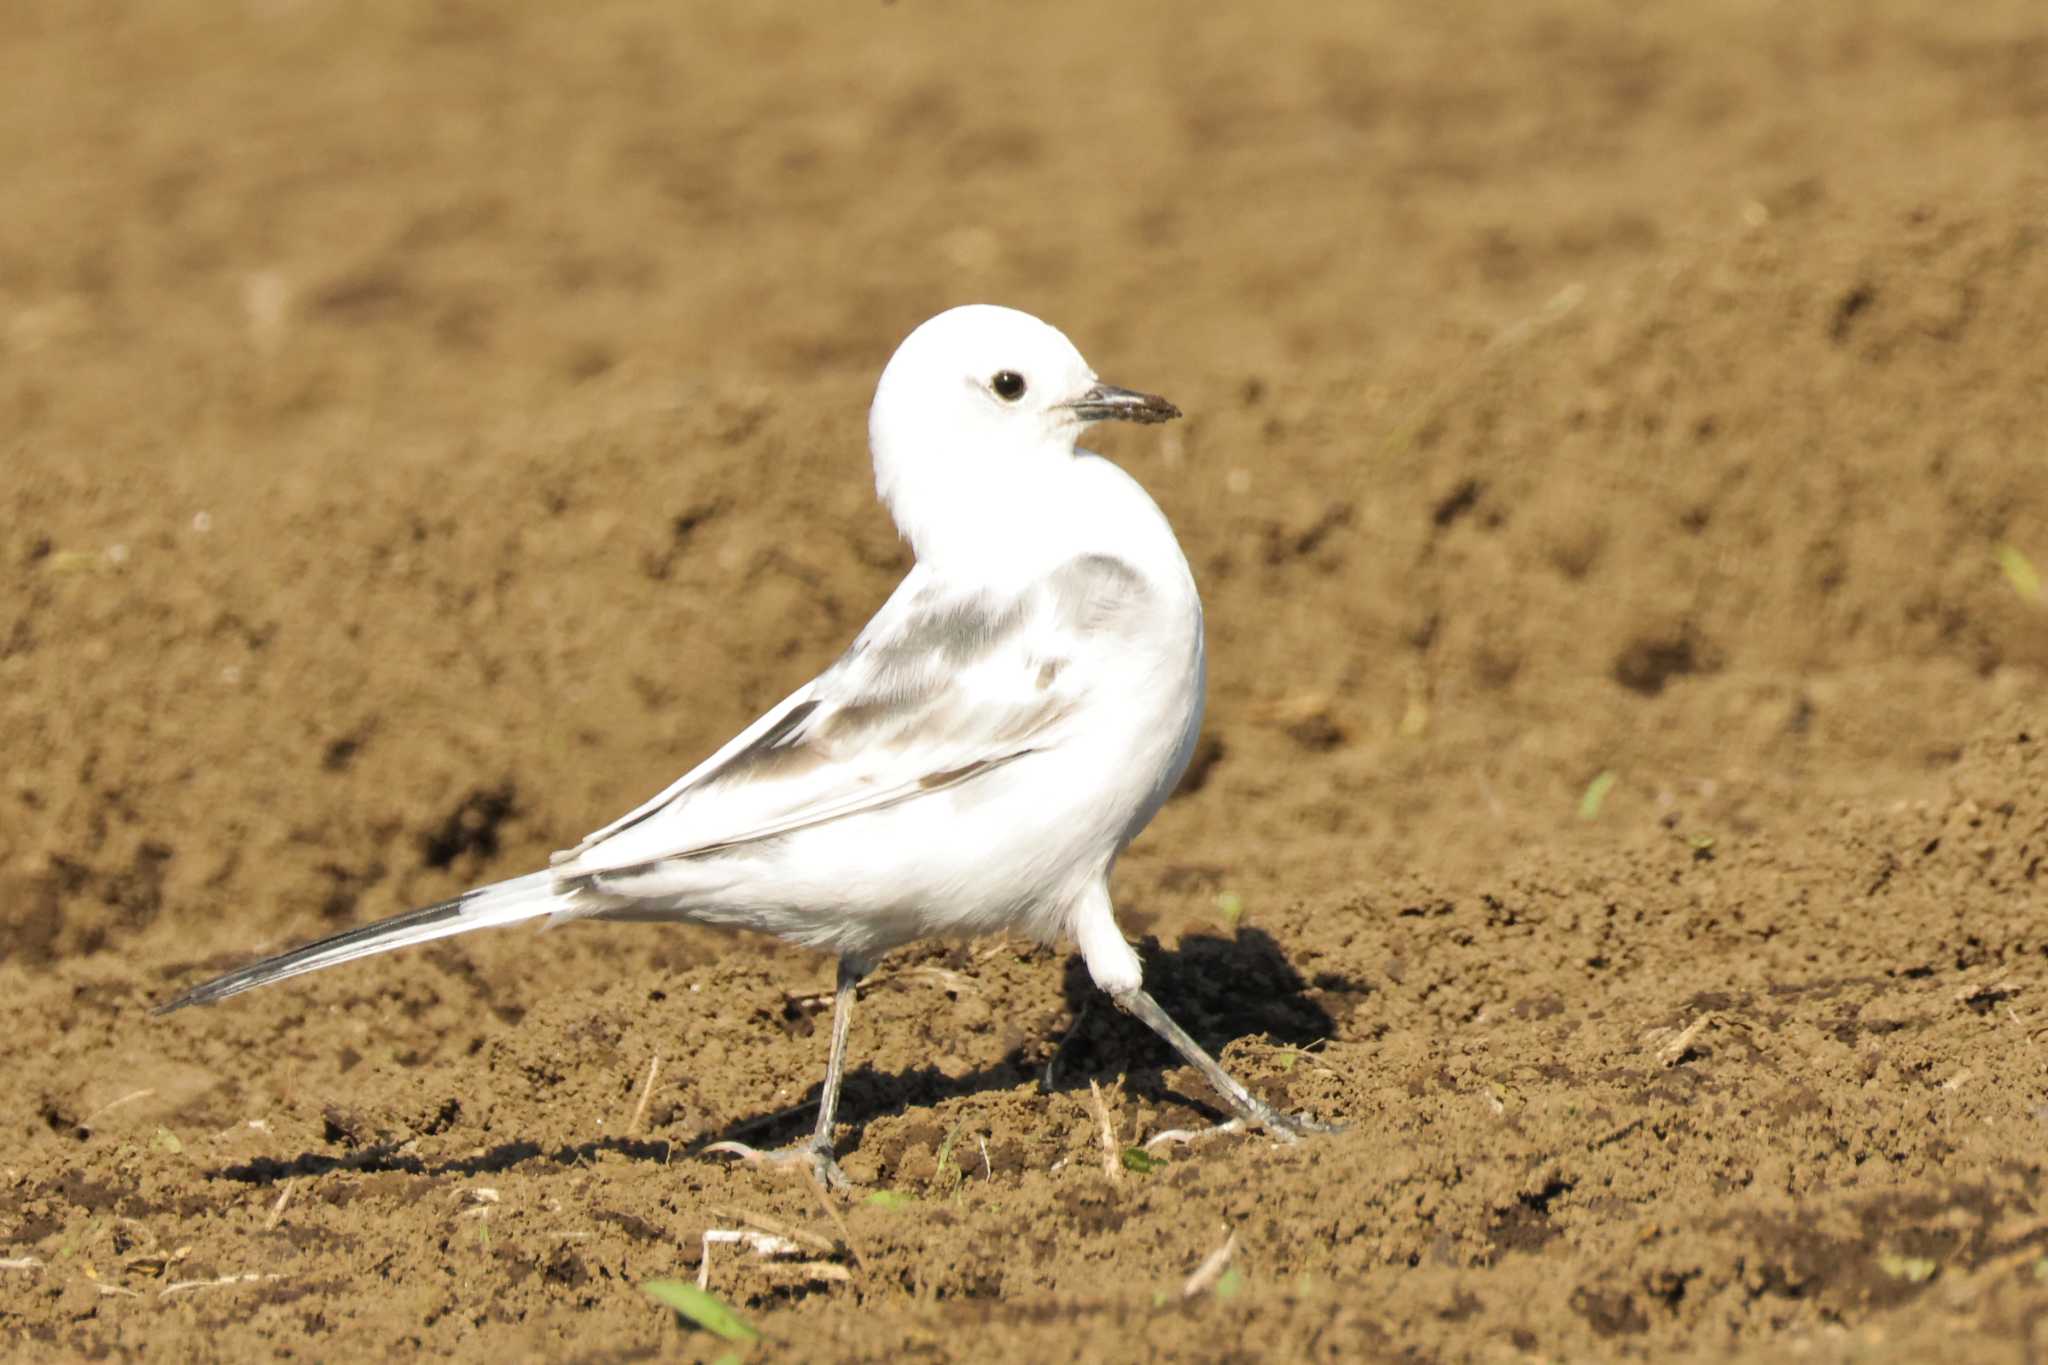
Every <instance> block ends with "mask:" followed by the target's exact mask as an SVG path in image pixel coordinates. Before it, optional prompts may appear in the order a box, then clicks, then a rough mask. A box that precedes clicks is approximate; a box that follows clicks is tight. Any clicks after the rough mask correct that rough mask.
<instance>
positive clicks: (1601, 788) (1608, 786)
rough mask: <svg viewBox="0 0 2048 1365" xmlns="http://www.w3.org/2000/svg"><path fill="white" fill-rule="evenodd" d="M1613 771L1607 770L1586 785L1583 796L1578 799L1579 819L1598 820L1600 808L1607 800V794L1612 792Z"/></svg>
mask: <svg viewBox="0 0 2048 1365" xmlns="http://www.w3.org/2000/svg"><path fill="white" fill-rule="evenodd" d="M1614 781H1615V778H1614V770H1613V769H1612V768H1609V769H1607V770H1606V771H1605V772H1603V773H1601V774H1600V775H1599V776H1598V777H1595V778H1594V779H1593V780H1592V781H1591V782H1588V783H1587V784H1586V790H1585V794H1584V795H1582V796H1580V797H1579V818H1580V819H1581V820H1598V819H1599V818H1600V807H1601V806H1602V805H1603V804H1604V803H1605V802H1606V800H1607V793H1608V792H1610V791H1612V790H1614Z"/></svg>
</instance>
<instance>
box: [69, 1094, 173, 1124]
mask: <svg viewBox="0 0 2048 1365" xmlns="http://www.w3.org/2000/svg"><path fill="white" fill-rule="evenodd" d="M155 1093H156V1091H155V1089H153V1088H145V1089H142V1090H131V1091H129V1092H128V1093H127V1094H125V1095H123V1096H122V1097H121V1098H120V1099H118V1100H109V1101H107V1103H105V1104H103V1105H101V1106H100V1107H99V1108H97V1109H95V1110H93V1111H92V1112H91V1113H90V1114H87V1115H86V1116H85V1117H84V1118H83V1119H81V1120H79V1123H78V1126H79V1127H80V1128H83V1129H85V1130H86V1131H87V1132H91V1131H92V1127H93V1125H94V1124H96V1123H98V1122H99V1121H100V1120H101V1119H103V1118H105V1117H106V1116H107V1115H109V1114H111V1113H113V1112H114V1111H115V1110H116V1109H119V1108H120V1107H121V1106H122V1105H124V1104H133V1103H134V1102H135V1101H137V1100H140V1099H146V1098H148V1097H149V1096H151V1095H154V1094H155Z"/></svg>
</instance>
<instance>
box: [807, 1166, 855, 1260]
mask: <svg viewBox="0 0 2048 1365" xmlns="http://www.w3.org/2000/svg"><path fill="white" fill-rule="evenodd" d="M804 1174H805V1175H806V1176H808V1177H809V1178H810V1182H811V1189H812V1191H813V1192H814V1193H816V1195H817V1196H818V1202H819V1203H820V1204H822V1205H824V1208H825V1216H826V1217H827V1218H829V1219H831V1220H832V1226H833V1227H835V1228H837V1229H838V1230H839V1238H840V1240H841V1241H843V1242H844V1243H845V1244H846V1250H847V1253H848V1254H849V1255H851V1256H852V1257H853V1261H854V1264H855V1265H858V1266H861V1267H863V1268H865V1267H866V1265H867V1263H868V1257H867V1253H866V1252H865V1251H863V1250H861V1248H860V1245H859V1244H858V1243H857V1242H855V1241H854V1240H853V1229H851V1228H849V1227H847V1226H846V1219H845V1218H844V1217H843V1216H842V1215H841V1214H840V1212H839V1206H838V1205H837V1204H835V1203H833V1202H832V1191H830V1190H828V1189H826V1188H825V1182H824V1181H823V1180H821V1179H819V1177H818V1171H817V1168H816V1167H814V1166H809V1165H807V1166H805V1167H804Z"/></svg>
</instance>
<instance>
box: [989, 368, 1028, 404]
mask: <svg viewBox="0 0 2048 1365" xmlns="http://www.w3.org/2000/svg"><path fill="white" fill-rule="evenodd" d="M988 386H989V387H990V388H992V389H994V390H995V391H996V397H998V398H1000V399H1002V400H1003V401H1004V402H1005V403H1014V402H1016V401H1017V400H1018V399H1019V398H1022V397H1023V396H1024V376H1023V375H1021V374H1018V373H1017V372H1016V371H1015V370H998V371H996V377H995V378H994V379H991V380H989V381H988Z"/></svg>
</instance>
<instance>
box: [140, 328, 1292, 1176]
mask: <svg viewBox="0 0 2048 1365" xmlns="http://www.w3.org/2000/svg"><path fill="white" fill-rule="evenodd" d="M1179 415H1180V412H1179V410H1178V409H1177V408H1175V407H1174V406H1173V405H1172V404H1171V403H1169V402H1167V401H1166V400H1165V399H1163V398H1158V397H1155V396H1153V395H1150V394H1144V393H1137V392H1133V391H1131V390H1129V389H1120V388H1116V387H1113V386H1111V385H1108V384H1104V383H1102V382H1101V381H1100V380H1098V379H1097V378H1096V376H1095V373H1094V371H1092V370H1091V369H1089V368H1088V364H1087V362H1086V361H1084V360H1083V359H1082V358H1081V354H1080V352H1079V351H1077V350H1076V349H1075V348H1074V345H1073V343H1072V342H1070V341H1068V340H1067V338H1066V337H1065V336H1064V335H1063V334H1061V333H1060V332H1059V331H1058V330H1056V329H1055V328H1053V327H1050V326H1048V325H1047V324H1045V323H1043V322H1041V321H1039V320H1038V319H1037V318H1034V317H1031V316H1030V315H1028V314H1025V313H1020V312H1016V311H1014V310H1012V309H1007V308H996V307H989V306H985V305H974V306H969V307H963V308H954V309H951V310H949V311H947V312H944V313H941V314H939V315H938V316H937V317H934V318H932V319H931V320H930V321H928V322H926V323H924V324H923V325H922V326H920V327H918V328H917V330H915V331H914V332H912V333H911V334H910V336H909V337H908V338H906V339H905V340H904V342H903V344H902V345H901V346H900V347H899V348H898V349H897V351H896V354H895V355H894V357H892V358H891V359H890V361H889V364H888V366H887V367H886V368H885V369H884V370H883V371H882V378H881V382H880V383H879V384H878V385H877V386H876V389H875V398H874V404H873V406H872V407H871V409H870V410H869V414H868V441H869V445H870V446H871V448H872V451H873V455H874V462H875V486H876V489H877V491H878V492H879V493H880V495H881V499H882V502H883V503H884V504H885V505H886V506H887V507H888V509H889V513H890V515H891V516H892V517H893V518H894V520H895V523H896V527H897V529H898V531H899V532H901V534H902V535H903V537H904V538H905V539H906V540H908V541H909V542H910V545H911V548H912V550H913V551H914V552H915V555H916V563H915V565H914V566H913V567H912V568H911V570H910V573H909V574H908V576H907V577H905V578H904V580H903V582H902V584H901V585H900V586H899V587H898V588H897V589H896V591H895V592H894V593H893V594H892V595H891V596H890V598H889V600H888V601H887V602H885V603H884V604H883V605H882V608H881V610H880V611H879V612H877V613H876V615H875V618H874V620H872V621H870V622H869V623H868V625H867V628H866V629H865V630H863V631H862V632H861V633H860V635H859V636H858V637H857V638H856V639H855V640H854V642H853V644H852V646H851V648H849V649H848V650H847V651H846V653H845V654H843V655H841V656H840V657H839V659H838V660H837V661H836V662H834V663H833V664H832V665H831V666H830V667H829V668H827V669H826V670H825V671H824V672H823V673H821V674H819V675H818V677H817V678H816V679H815V680H814V681H812V682H811V683H809V684H807V685H805V686H804V687H802V688H799V689H798V690H797V691H796V692H795V693H793V694H792V695H791V696H789V697H788V698H787V699H786V700H784V701H783V702H782V703H781V704H780V705H778V706H776V707H774V708H773V709H771V710H770V711H769V712H768V713H767V714H766V715H764V716H762V717H761V718H760V719H759V720H757V721H755V722H754V723H753V724H752V725H751V726H749V727H748V728H747V729H746V730H745V731H743V732H742V733H741V734H740V735H739V736H737V737H736V738H735V739H733V740H732V741H731V742H730V743H728V744H727V745H726V746H725V747H724V748H722V749H720V750H719V751H718V752H717V753H715V754H713V755H712V756H711V757H710V758H708V759H706V760H705V761H704V762H703V763H701V764H699V765H698V766H697V767H696V768H694V769H692V770H691V771H690V772H688V773H686V774H685V775H684V776H683V777H682V778H681V779H679V780H678V781H677V782H676V783H675V784H674V785H672V786H670V787H669V788H668V789H667V790H666V791H664V792H662V793H661V794H659V795H658V796H656V797H654V798H653V799H652V800H650V801H648V802H647V803H646V804H644V805H642V806H640V807H639V808H638V809H636V810H634V811H632V812H631V813H629V814H627V815H626V816H624V817H623V818H621V819H619V820H616V821H614V822H613V823H611V824H609V825H606V826H605V827H604V828H603V829H600V830H598V831H597V832H596V833H595V834H592V835H591V836H590V837H588V838H587V839H585V840H583V842H581V843H580V844H578V845H576V847H574V848H572V849H569V850H567V851H566V852H562V853H557V854H556V855H555V856H554V858H553V860H552V866H550V867H549V868H548V870H546V871H544V872H535V873H532V874H530V875H527V876H523V877H515V878H513V879H511V880H509V881H503V882H498V883H496V884H495V885H491V886H485V887H481V888H479V889H477V890H474V891H470V892H467V893H465V894H463V895H461V896H458V897H456V898H455V899H453V900H450V901H446V902H443V903H441V904H439V905H433V906H428V907H427V908H425V909H421V910H414V911H411V912H409V913H406V914H401V915H397V916H394V917H392V918H390V919H386V920H383V921H381V922H379V923H376V924H371V925H367V926H364V927H362V928H358V929H351V930H348V931H346V932H344V933H339V934H336V935H334V936H332V937H330V938H326V939H322V940H320V941H319V942H316V943H311V944H307V945H306V946H304V947H301V948H296V949H293V950H292V951H290V952H287V953H283V954H280V955H279V956H276V957H272V958H267V959H265V960H263V961H261V962H257V963H254V964H252V965H251V966H248V967H244V968H242V969H241V970H239V971H235V972H230V973H228V974H227V975H225V976H222V977H219V978H217V979H216V980H213V981H209V982H207V983H205V984H204V985H200V986H196V987H194V988H193V989H191V990H189V991H187V992H186V993H185V994H183V995H181V996H179V997H177V998H176V999H174V1000H172V1001H170V1002H169V1003H168V1004H165V1005H163V1006H161V1007H159V1010H158V1012H159V1013H164V1012H168V1011H170V1010H175V1009H179V1008H181V1007H183V1006H186V1005H196V1004H211V1003H213V1002H215V1001H218V1000H222V999H225V998H227V997H228V996H231V995H235V994H238V993H240V992H242V991H245V990H248V989H250V988H252V987H255V986H261V985H266V984H268V983H270V982H273V981H282V980H284V979H285V978H287V977H292V976H298V975H300V974H301V973H304V972H310V971H316V970H318V969H320V968H322V967H331V966H335V965H336V964H338V963H343V962H349V961H353V960H354V959H356V958H360V957H367V956H369V955H370V954H373V953H381V952H385V951H388V950H389V949H393V948H402V947H405V946H407V945H410V944H415V943H425V942H428V941H430V940H433V939H438V938H444V937H447V936H448V935H451V934H461V933H467V932H468V931H470V930H472V929H482V928H487V927H491V926H495V925H502V924H511V923H514V922H516V921H519V920H527V919H536V918H542V917H545V918H546V919H547V921H548V922H549V923H551V924H552V923H558V922H561V921H564V920H571V919H586V918H590V919H609V920H683V921H692V922H696V923H703V924H721V925H729V926H734V927H738V928H745V929H753V930H760V931H765V932H767V933H771V934H776V935H779V936H780V937H782V938H784V939H787V940H789V941H791V942H793V943H799V944H803V945H805V946H807V947H812V948H819V949H824V950H827V951H829V952H832V953H835V954H836V955H837V956H838V960H839V970H838V990H837V995H836V1003H835V1007H834V1012H833V1020H832V1042H831V1052H830V1058H829V1061H828V1064H827V1067H826V1072H825V1083H824V1088H823V1090H822V1092H821V1094H820V1097H819V1102H818V1123H817V1128H816V1131H815V1134H814V1136H813V1137H812V1139H811V1140H810V1141H809V1142H807V1143H803V1144H800V1145H799V1146H797V1147H795V1148H791V1149H789V1150H788V1151H786V1152H783V1153H777V1154H775V1155H776V1157H777V1158H778V1159H780V1158H789V1159H801V1160H807V1161H809V1162H811V1163H813V1165H814V1167H815V1169H816V1170H817V1171H818V1173H819V1174H820V1175H821V1176H822V1177H823V1178H825V1179H826V1180H828V1181H829V1182H831V1183H833V1184H844V1183H845V1180H844V1177H843V1176H842V1175H841V1174H840V1172H839V1169H838V1167H837V1165H836V1164H835V1162H834V1160H833V1144H832V1134H833V1121H834V1117H835V1112H836V1109H837V1106H838V1100H839V1088H840V1081H841V1079H842V1077H843V1076H844V1074H845V1067H846V1043H847V1032H848V1029H849V1027H850V1025H851V1022H852V1016H853V1005H854V999H855V987H856V985H857V983H858V982H859V980H860V978H861V977H862V976H863V975H865V974H866V972H867V971H868V970H869V969H870V967H871V966H872V965H873V964H874V962H875V961H876V960H877V959H878V958H879V957H880V956H881V955H882V954H884V953H886V952H888V951H889V950H890V949H892V948H895V947H898V946H900V945H902V944H905V943H909V942H912V941H913V940H916V939H921V938H926V937H930V936H937V935H954V936H959V935H972V934H985V933H994V932H998V931H1003V930H1014V931H1018V932H1021V933H1023V934H1026V935H1029V936H1031V937H1033V938H1036V939H1038V940H1040V941H1044V942H1050V941H1053V940H1055V939H1057V938H1059V937H1061V936H1063V935H1066V936H1071V937H1072V938H1073V939H1074V940H1075V941H1076V942H1078V944H1079V945H1080V949H1081V954H1082V956H1083V958H1084V959H1085V960H1086V962H1087V964H1088V971H1089V974H1090V975H1091V976H1092V977H1093V978H1094V980H1095V983H1096V985H1098V986H1100V987H1101V988H1102V989H1103V990H1104V991H1106V992H1108V993H1109V996H1110V998H1111V999H1112V1000H1114V1001H1115V1002H1116V1004H1117V1005H1118V1006H1119V1007H1121V1008H1122V1009H1124V1010H1126V1011H1128V1012H1129V1013H1131V1014H1133V1015H1136V1016H1137V1017H1138V1018H1140V1019H1142V1020H1144V1021H1145V1023H1147V1024H1148V1025H1150V1026H1151V1027H1152V1028H1153V1029H1154V1030H1155V1031H1156V1032H1158V1033H1159V1035H1160V1036H1161V1037H1163V1038H1165V1039H1166V1040H1167V1041H1168V1042H1169V1043H1171V1044H1172V1045H1173V1046H1174V1048H1175V1049H1176V1050H1178V1051H1179V1053H1180V1055H1181V1056H1182V1057H1184V1058H1186V1059H1187V1061H1188V1062H1189V1063H1190V1064H1192V1065H1193V1066H1195V1067H1196V1068H1197V1069H1199V1070H1200V1071H1201V1072H1202V1074H1203V1075H1204V1076H1205V1077H1206V1078H1207V1079H1208V1081H1209V1082H1210V1084H1211V1085H1213V1086H1214V1087H1215V1088H1216V1090H1217V1092H1218V1093H1219V1094H1220V1095H1221V1096H1222V1098H1223V1099H1224V1100H1225V1102H1226V1103H1228V1105H1229V1106H1230V1108H1231V1109H1232V1110H1233V1111H1235V1113H1236V1114H1237V1116H1238V1123H1239V1126H1242V1125H1243V1124H1251V1125H1255V1126H1257V1127H1260V1128H1263V1129H1265V1130H1266V1131H1267V1132H1269V1133H1271V1134H1273V1135H1274V1136H1275V1137H1278V1138H1281V1139H1282V1140H1292V1139H1294V1138H1296V1137H1298V1136H1299V1135H1300V1134H1302V1133H1304V1132H1307V1131H1312V1130H1320V1129H1322V1128H1323V1125H1321V1124H1318V1123H1315V1122H1314V1121H1313V1120H1310V1119H1308V1118H1306V1117H1289V1116H1287V1115H1283V1114H1281V1113H1279V1112H1278V1111H1277V1110H1275V1109H1273V1108H1272V1107H1271V1106H1270V1105H1267V1104H1266V1103H1264V1102H1263V1101H1261V1100H1259V1099H1258V1098H1256V1097H1255V1096H1253V1095H1252V1094H1251V1093H1250V1092H1249V1091H1248V1090H1246V1089H1245V1087H1244V1086H1243V1085H1242V1084H1240V1083H1239V1082H1238V1081H1237V1080H1236V1079H1235V1078H1234V1077H1232V1076H1231V1075H1230V1074H1229V1073H1228V1072H1226V1071H1225V1070H1224V1069H1223V1067H1222V1066H1221V1065H1220V1064H1219V1063H1218V1062H1217V1061H1216V1060H1215V1058H1213V1057H1211V1056H1210V1055H1209V1054H1208V1053H1207V1052H1205V1051H1204V1050H1203V1049H1202V1048H1201V1046H1200V1045H1199V1044H1197V1043H1196V1042H1195V1040H1194V1039H1193V1038H1191V1037H1190V1036H1188V1034H1187V1033H1186V1032H1185V1031H1183V1030H1182V1029H1181V1028H1180V1026H1179V1025H1177V1024H1175V1023H1174V1022H1173V1020H1172V1019H1171V1018H1169V1017H1168V1016H1167V1014H1166V1012H1165V1011H1164V1010H1162V1009H1161V1008H1160V1007H1159V1005H1158V1004H1157V1003H1156V1002H1155V1001H1154V1000H1153V999H1152V997H1151V996H1150V995H1149V994H1147V993H1146V991H1145V989H1144V984H1143V978H1142V972H1141V968H1140V965H1139V961H1138V956H1137V954H1136V953H1134V952H1133V951H1132V950H1131V947H1130V945H1129V944H1128V943H1126V942H1125V941H1124V937H1123V934H1122V933H1121V932H1120V931H1119V930H1118V928H1117V924H1116V918H1115V915H1114V912H1113V910H1112V908H1111V905H1110V897H1109V874H1110V868H1111V866H1112V865H1113V864H1114V863H1115V861H1116V859H1117V855H1118V854H1120V853H1121V852H1122V851H1123V850H1124V848H1125V846H1126V845H1128V844H1129V843H1130V842H1131V840H1132V839H1133V838H1135V837H1136V836H1137V834H1138V832H1139V831H1140V830H1142V829H1143V828H1144V827H1145V825H1146V823H1147V822H1148V821H1150V820H1151V819H1152V817H1153V815H1154V814H1156V813H1157V812H1158V810H1159V808H1160V806H1161V805H1162V804H1163V803H1164V802H1165V800H1166V798H1167V795H1168V793H1170V792H1171V791H1172V790H1173V787H1174V784H1175V782H1176V781H1178V779H1179V778H1180V775H1181V773H1182V771H1183V770H1184V769H1185V768H1186V767H1187V763H1188V758H1189V755H1190V754H1191V753H1192V752H1193V750H1194V746H1195V739H1196V735H1197V732H1198V729H1199V727H1200V724H1201V719H1202V701H1203V689H1204V678H1205V671H1206V670H1205V664H1204V653H1203V638H1202V606H1201V599H1200V597H1199V596H1198V595H1197V593H1196V590H1195V581H1194V575H1193V574H1192V572H1191V571H1190V570H1189V568H1188V563H1187V559H1186V557H1185V556H1184V555H1183V554H1182V553H1181V549H1180V545H1179V543H1178V542H1177V541H1176V540H1175V539H1174V535H1173V530H1172V528H1171V527H1170V526H1169V525H1168V524H1167V521H1166V518H1165V516H1164V515H1163V514H1162V513H1161V512H1160V510H1159V508H1158V507H1157V506H1156V505H1154V503H1153V501H1152V499H1151V498H1150V497H1148V496H1147V495H1146V493H1145V491H1144V489H1142V488H1141V487H1139V485H1138V484H1137V482H1136V481H1135V480H1134V479H1132V478H1131V477H1130V476H1129V475H1127V474H1125V473H1124V472H1123V471H1122V470H1121V469H1119V468H1118V467H1117V466H1115V465H1114V464H1111V463H1110V462H1109V461H1108V460H1105V459H1103V458H1102V457H1100V456H1098V455H1094V454H1091V453H1089V452H1087V451H1084V450H1080V449H1078V448H1077V447H1076V442H1077V440H1078V439H1079V437H1080V435H1081V432H1082V430H1083V428H1085V427H1087V426H1088V425H1089V424H1090V423H1093V422H1099V421H1109V420H1123V421H1132V422H1164V421H1168V420H1170V419H1172V418H1175V417H1178V416H1179ZM721 1146H722V1147H723V1149H724V1150H727V1151H737V1152H739V1153H740V1154H742V1155H746V1156H749V1157H753V1158H755V1159H761V1154H759V1153H754V1152H752V1151H751V1149H745V1148H740V1147H738V1146H737V1145H736V1144H722V1145H721Z"/></svg>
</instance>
